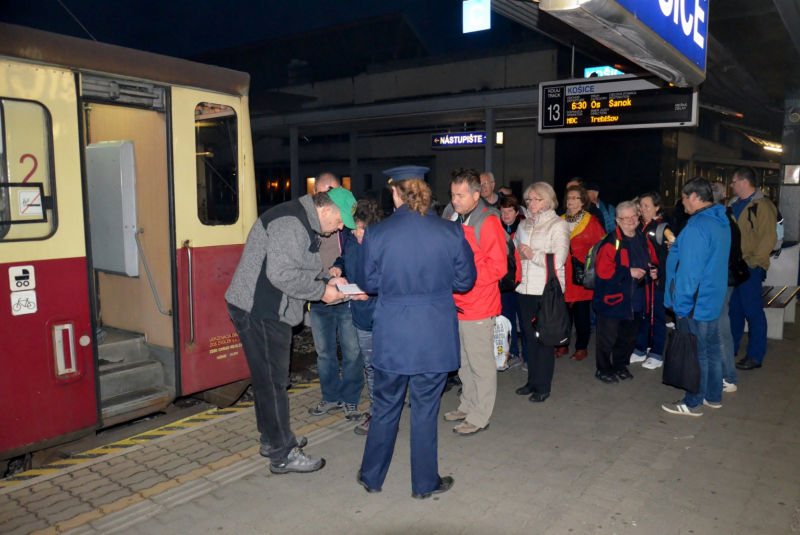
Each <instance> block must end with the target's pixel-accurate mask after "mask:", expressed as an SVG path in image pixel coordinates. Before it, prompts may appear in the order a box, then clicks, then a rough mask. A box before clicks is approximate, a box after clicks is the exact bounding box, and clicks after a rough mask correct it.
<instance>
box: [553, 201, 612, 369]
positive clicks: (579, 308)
mask: <svg viewBox="0 0 800 535" xmlns="http://www.w3.org/2000/svg"><path fill="white" fill-rule="evenodd" d="M589 202H590V201H589V194H588V193H587V192H586V190H585V189H583V187H582V186H570V187H568V188H567V193H566V195H565V196H564V204H565V205H566V207H567V212H566V213H565V214H564V215H562V216H561V217H562V218H564V219H565V220H566V221H567V224H568V225H569V257H568V258H567V263H566V266H565V269H566V273H565V276H566V279H567V291H566V293H565V294H564V300H565V301H566V302H567V306H569V317H570V319H571V320H572V324H573V325H575V332H576V333H577V340H576V341H575V353H573V354H572V356H571V357H570V358H571V359H572V360H583V359H585V358H586V348H588V347H589V336H590V335H591V326H590V316H591V312H592V296H593V292H592V290H587V289H586V288H584V287H583V286H580V285H578V284H575V282H573V276H572V264H573V262H574V260H573V258H574V259H575V260H577V261H578V262H580V263H581V264H585V263H586V255H587V254H588V253H589V249H591V248H592V246H593V245H594V244H595V243H597V242H599V241H600V240H601V239H602V238H603V236H604V235H605V231H604V230H603V227H602V225H601V224H600V222H599V221H598V220H597V218H596V217H595V216H593V215H591V214H590V213H589V212H588V211H587V208H588V206H589ZM567 352H569V346H568V345H566V346H562V347H559V348H557V349H556V356H557V357H561V356H563V355H565V354H566V353H567Z"/></svg>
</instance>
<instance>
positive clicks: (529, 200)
mask: <svg viewBox="0 0 800 535" xmlns="http://www.w3.org/2000/svg"><path fill="white" fill-rule="evenodd" d="M542 201H544V199H537V198H535V197H530V198H527V197H526V198H525V202H526V203H528V204H530V203H532V202H542Z"/></svg>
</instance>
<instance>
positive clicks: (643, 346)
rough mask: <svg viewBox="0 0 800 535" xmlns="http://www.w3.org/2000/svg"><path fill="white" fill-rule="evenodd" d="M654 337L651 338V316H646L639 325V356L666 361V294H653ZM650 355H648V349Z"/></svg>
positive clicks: (661, 292) (637, 344)
mask: <svg viewBox="0 0 800 535" xmlns="http://www.w3.org/2000/svg"><path fill="white" fill-rule="evenodd" d="M652 314H653V336H652V338H651V337H650V314H647V315H645V317H644V321H643V322H641V323H640V324H639V334H638V335H636V349H634V350H633V352H634V353H635V354H637V355H639V356H640V357H641V356H644V355H647V356H649V357H650V358H652V359H655V360H662V361H663V360H664V342H665V341H666V339H667V312H666V310H665V309H664V292H663V291H661V290H656V291H655V292H653V312H652ZM648 347H649V348H650V353H649V354H648V353H647V348H648Z"/></svg>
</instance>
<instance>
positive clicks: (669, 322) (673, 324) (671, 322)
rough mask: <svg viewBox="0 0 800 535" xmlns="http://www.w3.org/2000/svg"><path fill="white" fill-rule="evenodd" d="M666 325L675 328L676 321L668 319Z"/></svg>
mask: <svg viewBox="0 0 800 535" xmlns="http://www.w3.org/2000/svg"><path fill="white" fill-rule="evenodd" d="M666 325H667V329H674V328H675V322H674V321H668V322H667V323H666Z"/></svg>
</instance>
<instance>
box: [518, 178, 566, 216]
mask: <svg viewBox="0 0 800 535" xmlns="http://www.w3.org/2000/svg"><path fill="white" fill-rule="evenodd" d="M531 191H535V192H536V193H538V194H539V195H541V196H542V198H544V199H547V200H548V201H549V202H550V206H548V207H547V209H548V210H555V209H556V208H558V198H557V197H556V191H555V190H554V189H553V186H551V185H550V184H548V183H547V182H535V183H533V184H531V185H530V186H528V187H527V188H525V193H523V194H522V198H523V199H525V207H526V208H527V207H528V201H527V199H528V195H529V194H530V192H531Z"/></svg>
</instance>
